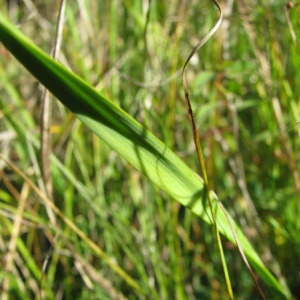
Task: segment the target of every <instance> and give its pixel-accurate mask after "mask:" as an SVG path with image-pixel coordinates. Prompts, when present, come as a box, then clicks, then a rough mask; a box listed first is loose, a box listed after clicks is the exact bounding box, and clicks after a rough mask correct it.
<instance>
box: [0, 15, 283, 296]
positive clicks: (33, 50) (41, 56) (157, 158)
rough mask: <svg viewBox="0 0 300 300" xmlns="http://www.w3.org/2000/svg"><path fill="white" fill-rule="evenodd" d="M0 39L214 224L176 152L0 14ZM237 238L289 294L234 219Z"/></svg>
mask: <svg viewBox="0 0 300 300" xmlns="http://www.w3.org/2000/svg"><path fill="white" fill-rule="evenodd" d="M0 40H1V42H2V43H3V44H4V46H5V47H6V48H7V49H8V50H9V51H10V52H11V53H12V54H13V55H14V56H15V57H16V58H17V59H18V60H19V61H20V62H21V63H22V64H23V65H24V66H25V68H26V69H27V70H29V71H30V72H31V73H32V74H33V75H34V76H35V77H36V78H37V79H38V80H39V81H40V82H41V83H42V84H43V85H45V86H46V88H47V89H49V90H50V91H51V93H53V94H54V95H55V96H56V97H57V98H58V99H59V100H60V101H61V102H62V103H63V104H64V105H65V106H66V107H68V108H69V109H70V110H71V111H72V112H73V113H75V114H76V115H77V116H78V118H79V119H80V120H82V122H84V123H85V124H86V125H87V126H88V127H89V128H91V129H92V130H93V131H94V132H95V133H96V134H97V135H98V136H99V137H100V138H101V139H102V140H103V141H105V142H106V143H107V144H108V145H109V146H111V147H112V148H113V149H114V150H115V151H117V152H118V153H119V154H120V155H121V156H122V157H123V158H124V159H125V160H127V161H128V162H130V163H131V164H132V165H133V166H134V167H135V168H136V169H138V170H139V171H141V172H142V173H143V174H144V175H146V176H147V177H148V178H149V179H150V180H151V181H152V182H154V183H155V184H156V185H157V186H159V187H160V188H161V189H163V190H164V191H166V192H167V193H168V194H169V195H170V196H172V197H173V198H174V199H175V200H177V201H178V202H180V203H181V204H182V205H184V206H186V207H189V208H190V209H191V210H192V211H193V212H194V213H195V214H196V215H198V216H200V217H201V218H202V219H203V220H204V221H206V222H208V223H209V224H212V218H211V214H210V212H209V209H207V207H206V204H205V203H203V199H202V197H203V195H204V194H205V193H204V185H203V182H202V180H201V179H200V178H199V177H198V176H197V175H196V174H195V173H194V171H193V170H191V169H190V168H189V167H188V166H187V165H186V164H185V163H184V162H183V161H182V160H181V159H180V158H179V157H178V156H177V155H176V154H175V153H174V152H172V151H171V150H170V149H169V148H168V147H167V146H166V145H165V144H163V143H162V142H161V141H159V140H158V139H157V138H156V137H155V136H154V135H153V134H152V133H150V132H149V131H148V130H146V129H145V128H143V127H142V126H141V125H140V124H139V123H138V122H137V121H135V120H134V119H133V118H132V117H130V116H129V115H128V114H127V113H125V112H124V111H122V110H121V109H120V108H119V107H117V106H116V105H115V104H113V103H112V102H111V101H109V100H108V99H106V98H105V97H104V96H103V95H101V94H100V93H98V92H97V91H96V90H95V89H94V88H93V87H91V86H90V85H88V84H87V83H86V82H84V81H83V80H82V79H80V78H79V77H78V76H76V75H74V74H72V73H71V72H70V71H68V70H67V69H66V68H65V67H63V66H62V65H60V64H59V63H57V62H55V61H54V60H52V59H51V58H50V57H49V56H48V55H46V54H45V53H44V52H42V51H41V50H40V49H39V48H38V47H36V46H35V45H34V44H33V43H32V42H31V41H30V40H29V39H28V38H26V37H25V36H24V35H23V34H22V33H21V32H19V31H18V30H17V29H16V28H15V27H14V26H13V25H12V24H11V23H9V22H8V21H7V20H6V19H5V18H4V17H3V16H2V15H1V14H0ZM212 199H213V201H214V204H215V213H216V219H217V222H218V229H219V231H220V233H221V234H223V235H224V236H225V237H226V238H228V239H229V240H230V241H232V242H233V243H234V244H235V241H234V238H233V235H232V232H231V229H230V226H229V224H228V222H227V219H226V217H225V215H224V212H223V211H222V210H221V208H219V206H218V205H217V201H216V199H217V198H216V196H215V194H214V193H212ZM231 222H232V223H233V224H234V228H235V230H236V233H237V236H238V238H239V240H240V243H241V245H242V247H243V250H244V252H245V254H246V255H247V257H248V259H249V261H250V263H251V264H252V266H253V267H254V268H255V270H256V271H257V272H258V273H259V275H260V276H261V278H262V279H263V281H264V282H265V284H266V285H267V286H268V287H269V288H270V290H271V291H272V292H273V293H274V294H276V293H278V294H280V295H281V296H285V297H288V291H285V290H283V288H282V287H281V286H280V285H279V283H278V282H277V281H276V279H275V278H274V277H273V276H272V275H271V273H270V272H269V271H268V270H267V269H266V268H265V266H264V265H263V263H262V261H261V259H260V258H259V256H258V255H257V254H256V252H255V250H254V249H253V247H252V246H251V244H250V243H249V242H248V240H247V238H246V237H245V236H244V234H243V233H242V232H241V230H239V228H238V226H237V225H236V224H235V222H234V221H233V220H231Z"/></svg>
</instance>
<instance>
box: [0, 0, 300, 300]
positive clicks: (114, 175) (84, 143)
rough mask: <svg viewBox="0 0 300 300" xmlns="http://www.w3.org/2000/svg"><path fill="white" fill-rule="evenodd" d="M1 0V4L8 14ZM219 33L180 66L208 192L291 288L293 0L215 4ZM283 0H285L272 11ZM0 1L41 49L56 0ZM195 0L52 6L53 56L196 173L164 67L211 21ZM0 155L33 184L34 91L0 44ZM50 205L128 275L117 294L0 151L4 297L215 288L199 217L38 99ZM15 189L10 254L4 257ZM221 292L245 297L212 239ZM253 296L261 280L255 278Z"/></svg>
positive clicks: (207, 7) (86, 249) (173, 293)
mask: <svg viewBox="0 0 300 300" xmlns="http://www.w3.org/2000/svg"><path fill="white" fill-rule="evenodd" d="M7 3H10V9H9V10H8V5H7ZM220 4H221V6H222V8H223V12H224V15H225V17H224V20H223V23H222V25H221V28H220V30H218V31H217V33H216V35H215V36H214V37H213V38H212V39H211V40H209V42H208V43H207V44H206V45H205V46H204V47H203V48H202V49H201V50H200V55H199V56H198V55H197V56H195V57H194V58H193V59H192V60H191V62H190V64H189V66H188V68H187V83H188V86H189V92H190V98H191V101H192V106H193V109H194V113H195V120H196V124H197V126H198V130H199V134H200V138H201V141H202V147H203V151H204V155H205V161H206V166H207V172H208V177H209V182H210V186H211V188H212V189H213V190H214V191H215V192H216V193H217V195H218V197H219V199H220V200H221V201H222V202H223V204H224V206H225V207H226V209H227V210H228V211H229V213H230V215H231V216H232V217H233V218H234V219H235V221H236V222H237V223H238V224H239V225H240V227H241V229H242V230H243V232H244V233H245V235H246V236H247V237H248V238H249V240H250V241H251V243H252V244H253V246H254V248H255V249H256V250H257V252H258V254H259V255H260V257H261V258H262V260H263V261H264V263H265V265H266V266H267V267H268V269H269V270H270V271H271V272H272V273H273V274H274V275H275V276H276V278H277V279H278V281H279V282H280V283H281V285H282V286H283V287H285V288H286V289H289V290H290V292H291V294H292V295H293V298H294V299H300V269H299V266H300V235H299V229H300V218H299V213H300V175H299V159H300V157H299V149H300V141H299V138H300V124H297V123H298V122H300V106H299V98H300V97H299V91H300V88H299V87H300V75H299V70H300V47H299V40H298V39H299V37H300V29H299V28H300V24H299V23H300V18H299V13H300V6H299V5H297V3H293V2H290V3H289V4H288V3H287V2H286V1H281V0H269V1H266V0H264V1H257V0H248V1H231V0H226V1H225V0H223V1H221V3H220ZM287 4H288V6H287ZM0 5H1V6H0V7H1V12H2V13H5V14H7V15H8V16H9V17H10V19H11V20H12V21H13V22H14V23H15V24H18V27H19V28H20V29H21V30H22V31H23V32H24V33H25V34H26V35H27V36H29V37H30V38H31V39H32V40H33V41H34V42H35V43H36V44H37V45H38V46H39V47H41V48H42V49H43V50H44V51H45V52H47V53H50V52H51V49H52V47H53V43H54V37H55V30H56V23H57V18H58V9H59V3H58V1H50V0H44V1H40V0H36V1H31V0H27V1H8V2H7V1H3V0H0ZM217 20H218V11H217V9H215V7H214V6H213V3H212V2H211V1H208V0H207V1H192V0H190V1H188V0H186V1H185V0H169V1H158V0H143V1H138V0H131V1H130V0H123V1H122V0H109V1H108V0H104V1H100V0H99V1H96V0H76V1H75V0H73V1H68V2H67V4H66V11H65V23H64V28H63V33H62V43H61V50H60V54H59V59H58V60H59V61H60V62H61V63H62V64H64V65H65V66H67V67H68V68H70V69H71V70H72V71H73V72H74V73H76V74H78V75H79V76H80V77H82V78H83V79H84V80H86V81H87V82H88V83H90V84H92V85H93V86H94V87H95V88H96V89H97V90H99V91H101V92H102V93H103V94H104V95H106V96H107V97H108V98H109V99H111V101H113V102H114V103H116V104H117V105H119V106H120V107H121V108H122V109H124V110H125V111H126V112H128V113H129V114H130V115H131V116H132V117H134V118H135V119H136V120H138V121H139V122H140V123H142V124H143V125H144V126H145V127H146V128H147V129H149V130H150V131H151V132H152V133H154V134H155V135H156V136H157V137H158V138H159V139H161V140H162V141H163V142H164V143H166V145H167V146H168V147H170V148H171V149H172V150H173V151H175V153H177V154H178V155H179V156H180V157H181V158H182V159H183V160H184V161H185V162H186V163H187V165H188V166H190V167H191V168H193V169H194V170H195V172H197V173H199V172H200V171H199V166H198V162H197V156H196V153H195V148H194V143H193V139H192V131H191V128H190V123H189V119H188V116H187V111H186V105H185V102H184V95H183V88H182V84H181V77H180V73H181V70H182V67H183V64H184V62H185V60H186V59H187V57H188V55H189V54H190V52H191V50H192V49H193V47H194V46H195V45H196V44H197V43H198V42H199V41H200V39H201V38H202V37H204V35H206V34H207V33H208V31H209V30H210V29H211V28H212V27H213V26H214V24H215V23H216V21H217ZM0 53H1V54H0V152H1V153H2V155H4V156H6V157H8V158H9V159H10V160H11V161H13V162H14V163H15V164H16V165H17V166H18V168H20V169H21V170H22V171H23V172H24V173H25V174H26V175H27V176H28V177H29V178H30V179H31V180H33V181H34V182H35V184H37V185H38V186H39V188H40V189H41V190H42V191H44V189H45V188H44V184H43V182H42V180H41V175H40V174H41V170H40V161H41V158H40V153H39V151H37V150H36V149H35V148H34V147H33V146H32V140H35V141H38V140H39V136H40V124H41V121H40V120H41V99H42V96H43V88H42V86H40V85H39V84H38V82H37V81H36V80H35V79H34V78H33V77H32V76H31V75H30V74H29V73H28V72H27V71H25V70H24V68H22V67H21V65H20V64H19V63H17V61H16V60H15V59H14V58H13V57H12V56H11V55H10V54H9V53H8V52H7V51H6V50H5V48H4V47H3V46H2V45H0ZM51 133H52V153H53V159H54V161H55V163H53V165H52V180H53V187H54V190H53V192H54V202H55V204H56V205H57V206H58V207H59V208H60V210H61V211H62V212H63V213H64V215H65V216H67V217H68V218H70V219H71V220H72V221H73V222H74V223H75V224H76V225H77V226H78V227H79V228H80V229H81V230H82V231H83V232H84V233H85V234H86V235H87V236H88V237H89V238H90V239H91V240H93V241H94V242H95V243H96V244H97V245H99V246H100V247H101V248H102V249H103V250H104V251H105V253H106V254H107V255H108V256H109V257H110V258H113V260H114V261H115V262H117V263H118V265H119V266H120V267H121V268H122V269H124V270H125V271H126V272H127V273H128V274H129V275H130V276H132V277H133V278H134V279H135V280H136V282H137V283H138V284H139V285H140V287H141V288H142V290H143V293H140V292H138V291H135V290H133V289H132V288H131V287H129V286H128V285H127V284H126V283H125V282H124V280H123V279H121V278H120V276H118V275H117V274H116V273H115V272H113V271H112V270H111V268H110V267H109V266H108V265H107V264H106V263H105V262H103V261H102V260H100V259H99V258H98V257H96V256H95V255H94V254H93V251H92V250H91V248H90V246H89V245H88V244H87V243H85V242H84V241H82V240H81V239H79V238H78V236H77V235H76V234H75V233H74V232H72V231H71V230H70V228H69V227H66V226H65V225H64V224H63V223H61V222H60V221H59V220H56V223H55V225H53V222H51V220H50V217H51V215H49V212H47V211H46V209H45V206H44V205H43V204H42V202H41V201H40V198H39V197H38V196H37V195H36V193H34V192H33V191H32V190H31V189H29V188H28V185H27V184H26V183H25V182H24V181H23V180H22V179H21V178H20V177H19V176H18V175H17V174H16V173H15V172H14V171H12V170H11V169H9V168H8V167H7V166H5V164H4V163H3V161H0V167H1V168H0V170H1V171H0V175H1V180H0V199H1V200H0V230H1V235H0V266H1V269H0V278H1V282H2V285H1V287H2V288H3V287H5V288H6V289H4V290H3V289H2V293H3V295H4V297H6V298H5V299H30V298H32V299H34V298H36V299H40V298H42V299H126V298H128V299H152V298H153V299H226V298H227V291H226V286H225V281H224V276H223V271H222V266H221V261H220V256H219V253H218V250H217V245H216V241H215V238H214V235H213V229H212V227H211V226H209V225H207V224H206V223H204V222H203V221H202V220H201V219H199V218H198V217H196V216H194V215H193V214H192V213H191V212H190V211H189V210H188V209H186V208H184V207H180V205H179V204H178V203H177V202H175V201H173V200H172V199H171V198H170V197H169V196H168V195H166V194H165V193H163V192H162V191H160V190H159V189H158V188H157V187H156V186H155V185H153V184H152V183H151V182H150V181H149V180H148V179H147V178H145V177H144V176H142V175H141V174H140V173H139V172H137V171H136V170H135V169H134V168H133V167H131V166H130V164H128V163H127V162H125V161H124V160H122V159H121V158H119V157H118V155H117V154H116V153H115V152H114V151H113V150H111V149H110V148H109V147H108V146H107V145H106V144H104V143H103V142H102V141H101V140H99V138H98V137H97V136H96V135H94V134H93V133H92V132H91V131H90V130H89V129H87V127H85V126H84V125H83V124H82V123H81V122H80V121H79V120H78V119H76V118H75V117H74V115H73V114H71V113H70V112H69V111H68V110H67V109H65V108H64V107H63V106H62V105H61V104H60V103H58V102H57V101H56V100H55V99H53V104H52V125H51ZM24 197H25V198H26V199H27V200H26V204H24V205H25V207H24V215H23V219H22V225H21V228H20V231H19V232H18V233H17V237H16V240H17V251H16V253H15V256H14V261H13V263H12V264H11V265H10V266H8V265H7V263H6V262H7V253H8V249H9V247H10V246H9V245H10V242H11V240H12V237H13V236H14V234H16V233H15V232H14V230H13V228H14V226H13V223H14V220H15V218H16V216H19V214H18V209H19V201H20V199H22V198H24ZM223 245H224V249H225V256H226V260H227V263H228V268H229V275H230V278H231V282H232V285H233V291H234V294H235V297H236V299H257V298H258V295H257V292H256V291H255V288H254V285H253V283H252V281H251V279H250V277H249V275H248V273H247V271H246V269H245V267H244V265H243V262H242V259H241V257H240V254H239V252H238V251H237V249H236V248H234V247H233V246H232V244H231V243H229V242H228V241H227V240H225V239H224V240H223ZM262 288H263V290H264V292H265V293H266V295H267V296H268V295H269V291H268V290H267V289H266V288H265V287H264V285H263V284H262Z"/></svg>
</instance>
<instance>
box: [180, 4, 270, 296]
mask: <svg viewBox="0 0 300 300" xmlns="http://www.w3.org/2000/svg"><path fill="white" fill-rule="evenodd" d="M212 2H213V3H214V5H215V6H216V7H217V8H218V10H219V12H220V17H219V20H218V22H217V23H216V25H215V26H214V27H213V28H212V30H211V31H210V32H209V33H208V34H207V35H206V36H205V37H204V38H203V39H202V40H201V41H200V42H199V43H198V44H197V45H196V46H195V48H194V49H193V50H192V52H191V54H190V55H189V57H188V58H187V60H186V62H185V64H184V66H183V69H182V84H183V89H184V95H185V100H186V105H187V110H188V116H189V119H190V122H191V126H192V130H193V138H194V143H195V146H196V152H197V156H198V161H199V164H200V168H201V171H202V176H203V180H204V185H205V189H206V191H205V192H206V196H207V199H208V203H209V207H210V211H211V215H212V219H213V225H214V229H215V234H216V238H217V242H218V247H219V250H220V255H221V256H222V257H221V258H222V264H223V271H224V275H225V280H226V285H227V291H228V295H229V297H230V298H231V299H233V293H232V289H231V284H230V280H229V276H228V271H227V266H226V262H225V257H224V252H223V248H222V243H221V239H220V235H219V232H218V225H217V220H216V217H215V213H214V209H213V204H212V199H211V196H210V191H209V184H208V178H207V174H206V167H205V162H204V157H203V153H202V149H201V144H200V137H199V134H198V130H197V127H196V123H195V120H194V115H193V110H192V106H191V102H190V98H189V93H188V88H187V83H186V79H185V69H186V66H187V64H188V63H189V61H190V59H191V58H192V57H193V56H194V55H195V54H196V53H197V52H198V51H199V49H200V48H201V47H202V46H203V45H204V44H205V43H206V42H207V41H208V40H209V39H210V38H211V37H212V35H213V34H214V33H215V32H216V31H217V30H218V28H219V27H220V24H221V22H222V19H223V13H222V9H221V7H220V5H219V3H218V2H217V1H216V0H212ZM217 199H218V198H217ZM218 204H219V205H220V207H221V209H222V211H223V212H224V214H225V217H226V219H227V221H228V223H229V226H230V229H231V231H232V234H233V237H234V240H235V242H236V245H237V248H238V250H239V252H240V254H241V257H242V259H243V261H244V264H245V266H246V269H247V271H248V273H249V274H250V276H251V278H252V280H253V282H254V284H255V287H256V289H257V291H258V293H259V295H260V297H261V298H262V299H266V297H265V296H264V293H263V292H262V290H261V288H260V286H259V284H258V282H257V280H256V278H255V275H254V273H253V271H252V269H251V266H250V264H249V262H248V260H247V258H246V256H245V253H244V251H243V248H242V246H241V244H240V242H239V239H238V237H237V234H236V232H235V230H234V228H233V225H232V223H231V221H230V218H229V214H228V212H227V211H226V209H225V207H224V205H223V204H222V203H221V201H220V200H218Z"/></svg>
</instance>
